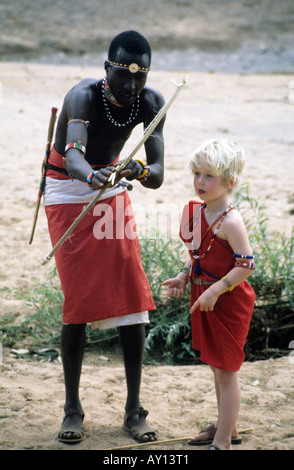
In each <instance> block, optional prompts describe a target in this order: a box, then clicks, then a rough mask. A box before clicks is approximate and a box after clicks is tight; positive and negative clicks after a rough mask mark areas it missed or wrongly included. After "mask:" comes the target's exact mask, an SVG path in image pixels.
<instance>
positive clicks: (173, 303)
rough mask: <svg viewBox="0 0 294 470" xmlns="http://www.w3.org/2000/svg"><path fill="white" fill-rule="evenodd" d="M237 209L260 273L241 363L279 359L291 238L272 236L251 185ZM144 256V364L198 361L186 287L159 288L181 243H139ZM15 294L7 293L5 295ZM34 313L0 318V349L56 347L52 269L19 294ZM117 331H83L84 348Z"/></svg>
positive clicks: (284, 349)
mask: <svg viewBox="0 0 294 470" xmlns="http://www.w3.org/2000/svg"><path fill="white" fill-rule="evenodd" d="M235 203H236V205H237V206H238V208H239V210H240V211H241V213H242V215H243V217H244V219H245V222H246V225H247V227H248V231H249V237H250V242H251V245H252V247H253V250H254V255H255V261H256V264H257V269H256V270H255V271H254V273H253V274H252V276H250V278H249V282H250V283H251V285H252V286H253V288H254V290H255V292H256V295H257V300H256V305H255V309H254V312H253V317H252V321H251V326H250V330H249V334H248V339H247V343H246V347H245V355H246V360H256V359H265V358H268V357H277V356H280V355H284V354H286V353H288V352H289V351H288V346H289V343H290V341H291V339H292V338H293V328H294V283H293V280H294V276H293V250H294V248H293V238H294V232H292V236H291V237H290V238H287V237H285V236H284V234H280V233H278V234H276V235H271V236H270V235H269V234H268V233H267V219H266V217H265V215H264V207H263V205H262V203H261V202H260V201H259V200H256V199H253V198H251V197H250V195H249V188H248V185H244V186H242V187H241V189H240V191H238V192H237V193H236V202H235ZM140 244H141V254H142V261H143V265H144V269H145V272H146V274H147V276H148V279H149V282H150V285H151V289H152V293H153V298H154V301H155V304H156V308H157V310H156V311H154V312H151V313H150V324H149V325H148V326H147V337H146V348H145V349H146V354H145V360H146V361H147V362H149V363H163V362H164V363H169V364H174V363H176V364H191V363H199V362H200V361H199V354H198V353H196V352H195V351H193V350H192V347H191V329H190V315H189V309H190V289H189V286H188V288H187V290H186V294H185V296H184V297H182V298H168V297H167V296H166V294H165V289H164V288H162V286H161V283H162V281H164V280H165V279H167V278H169V277H174V276H175V275H176V274H177V273H178V272H179V269H180V268H181V267H182V266H183V264H184V259H185V256H186V249H185V248H184V246H183V244H182V243H181V241H180V240H166V239H161V238H159V237H157V238H154V239H152V238H151V239H141V240H140ZM12 294H13V295H16V290H15V291H14V293H11V292H10V295H12ZM21 295H22V296H24V297H25V298H26V302H27V303H28V304H29V305H30V306H31V307H32V311H33V313H32V314H31V315H28V316H26V317H25V318H23V319H22V320H21V322H19V319H18V321H17V322H12V318H11V316H2V317H0V341H1V342H2V344H3V345H7V346H9V347H13V346H14V345H16V344H18V345H23V344H24V343H25V344H30V346H31V347H37V346H38V347H41V346H48V347H52V346H57V347H58V346H59V340H60V330H61V325H62V302H63V295H62V292H61V289H60V286H59V282H58V277H57V274H56V269H55V268H53V269H51V270H50V272H49V277H48V281H47V283H44V284H41V285H39V286H36V287H35V288H33V289H31V290H30V291H29V292H26V293H22V294H21ZM117 338H118V335H117V333H116V331H115V330H103V331H100V330H91V329H90V328H87V346H88V347H92V348H93V347H95V348H99V349H100V350H101V348H104V350H105V349H107V347H109V346H110V345H113V340H115V341H116V344H117Z"/></svg>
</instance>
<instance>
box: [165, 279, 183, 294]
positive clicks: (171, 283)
mask: <svg viewBox="0 0 294 470" xmlns="http://www.w3.org/2000/svg"><path fill="white" fill-rule="evenodd" d="M161 285H162V286H168V289H167V295H168V296H169V297H182V296H183V295H184V294H185V290H186V282H185V281H184V280H183V279H179V278H177V277H174V278H171V279H167V280H166V281H163V282H162V283H161Z"/></svg>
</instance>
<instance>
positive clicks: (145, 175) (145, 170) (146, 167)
mask: <svg viewBox="0 0 294 470" xmlns="http://www.w3.org/2000/svg"><path fill="white" fill-rule="evenodd" d="M134 160H136V162H138V163H140V165H142V168H143V172H142V173H141V175H140V176H138V178H136V179H137V180H138V181H146V180H147V179H148V178H149V176H150V167H149V165H147V163H145V162H143V160H140V159H139V158H134Z"/></svg>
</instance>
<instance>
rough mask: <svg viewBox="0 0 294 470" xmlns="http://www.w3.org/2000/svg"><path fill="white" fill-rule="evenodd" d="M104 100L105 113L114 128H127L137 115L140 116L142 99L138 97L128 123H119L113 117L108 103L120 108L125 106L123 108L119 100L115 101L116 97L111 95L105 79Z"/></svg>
mask: <svg viewBox="0 0 294 470" xmlns="http://www.w3.org/2000/svg"><path fill="white" fill-rule="evenodd" d="M102 100H103V104H104V109H105V112H106V116H107V119H108V120H109V121H110V122H111V124H113V125H114V126H117V127H125V126H127V125H128V124H130V123H131V122H132V121H134V119H136V117H137V115H138V112H139V104H140V98H139V96H138V97H137V99H136V101H135V103H134V104H133V105H132V109H131V112H130V115H129V118H128V120H127V121H126V122H123V123H122V122H117V121H116V120H115V119H114V117H113V116H112V114H111V112H110V109H109V106H108V102H107V101H109V102H110V103H111V104H113V105H114V106H118V107H120V108H122V107H123V106H121V105H120V104H119V103H118V102H117V100H116V99H115V97H114V96H113V94H112V93H111V90H110V88H109V86H108V83H107V81H106V79H105V78H103V80H102Z"/></svg>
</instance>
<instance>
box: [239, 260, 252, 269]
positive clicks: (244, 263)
mask: <svg viewBox="0 0 294 470" xmlns="http://www.w3.org/2000/svg"><path fill="white" fill-rule="evenodd" d="M234 267H235V268H249V269H255V268H256V264H255V263H253V261H235V264H234Z"/></svg>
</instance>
